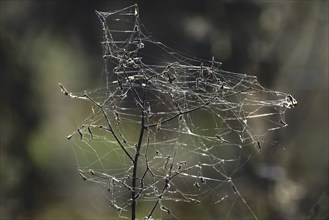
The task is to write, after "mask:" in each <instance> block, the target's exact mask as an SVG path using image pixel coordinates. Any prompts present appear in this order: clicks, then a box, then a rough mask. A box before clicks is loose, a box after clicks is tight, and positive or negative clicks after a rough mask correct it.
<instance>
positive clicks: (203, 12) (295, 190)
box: [0, 1, 329, 219]
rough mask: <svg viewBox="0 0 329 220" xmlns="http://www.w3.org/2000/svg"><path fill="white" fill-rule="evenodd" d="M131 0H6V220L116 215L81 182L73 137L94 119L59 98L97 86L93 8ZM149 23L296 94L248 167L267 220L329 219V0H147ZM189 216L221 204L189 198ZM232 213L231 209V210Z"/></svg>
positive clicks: (252, 192)
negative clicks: (194, 203) (270, 141)
mask: <svg viewBox="0 0 329 220" xmlns="http://www.w3.org/2000/svg"><path fill="white" fill-rule="evenodd" d="M134 3H135V2H128V1H123V2H120V1H111V2H110V1H101V2H97V1H90V2H87V1H72V2H71V1H68V2H64V1H63V2H62V1H44V2H37V1H1V7H0V10H1V11H0V12H1V13H0V16H1V17H0V18H1V21H0V24H1V72H0V74H1V138H0V140H1V210H0V213H1V219H24V218H30V219H64V218H65V219H96V218H97V219H109V218H116V217H117V215H116V213H115V212H114V211H113V210H111V209H110V208H108V207H107V203H106V201H105V198H104V196H103V195H102V194H101V193H100V191H99V190H98V189H97V187H96V186H95V185H92V184H89V183H86V182H83V181H82V180H81V178H80V177H79V175H78V174H77V172H76V170H75V166H76V162H75V158H74V153H73V151H72V150H71V146H70V143H68V141H66V139H65V136H66V135H67V134H69V133H70V132H71V131H73V130H74V129H75V128H76V126H77V124H78V123H79V122H80V121H81V119H83V118H84V117H85V115H84V114H85V113H86V112H84V110H83V107H84V106H83V105H81V103H79V102H75V103H73V102H70V100H68V99H67V98H66V97H64V96H62V94H61V93H60V90H59V88H58V85H57V82H63V83H64V84H65V85H66V86H67V87H68V88H70V90H72V91H80V90H81V88H94V87H95V85H97V83H98V80H100V79H101V74H102V68H103V62H102V57H101V54H102V48H101V45H100V43H99V41H100V40H101V28H100V25H99V21H98V20H97V17H96V15H95V14H94V10H95V9H96V10H103V11H106V10H115V9H119V8H122V7H125V6H128V5H131V4H134ZM139 8H140V11H141V12H142V13H141V19H142V21H143V23H144V24H145V25H146V27H147V28H148V29H149V31H151V32H152V35H154V36H155V37H156V38H157V39H158V40H160V41H162V42H164V43H166V44H167V45H169V46H171V47H174V48H177V49H179V50H181V51H184V52H186V53H189V54H192V55H195V56H198V57H201V58H204V59H211V57H212V55H214V56H215V57H216V60H220V61H222V62H223V63H224V69H227V70H230V71H234V72H243V73H246V74H249V75H257V76H258V78H259V80H260V81H261V83H262V84H263V85H265V86H266V87H268V88H271V89H275V90H281V91H284V92H287V93H291V94H293V95H294V97H295V98H296V99H297V100H298V101H299V105H298V107H297V108H295V109H293V110H292V111H289V112H288V114H287V118H286V121H287V122H288V124H289V126H288V127H287V128H284V129H282V131H281V132H280V136H279V137H273V138H275V139H278V140H279V141H280V143H281V146H280V147H276V148H271V147H268V148H267V149H265V151H264V152H263V153H262V154H260V155H259V156H258V157H257V158H255V159H254V160H253V161H252V162H251V163H249V164H248V165H246V166H245V167H244V168H243V169H241V170H240V172H239V174H238V175H239V179H240V180H239V186H238V187H240V190H241V191H242V192H245V195H244V197H245V199H246V200H247V202H248V203H249V205H250V206H251V208H252V209H253V210H254V212H255V213H256V214H257V216H258V217H259V218H260V219H296V218H306V219H326V218H327V217H328V174H327V173H328V59H329V57H328V2H326V1H302V2H299V1H287V2H283V1H279V2H275V1H269V2H266V3H261V2H260V1H250V2H248V3H247V2H244V3H234V2H230V1H226V2H224V3H221V2H217V1H202V2H201V1H200V2H187V1H168V2H166V1H152V2H151V1H147V2H140V3H139ZM179 208H180V209H179V210H180V212H185V213H186V214H185V215H186V219H189V218H192V217H194V218H196V217H197V216H198V215H199V214H200V213H198V211H202V212H203V213H202V216H205V212H206V216H208V218H209V219H216V216H217V215H218V213H216V211H217V210H216V207H214V209H209V208H207V209H205V207H201V208H200V207H199V208H197V207H196V208H195V207H193V210H192V209H191V208H190V206H188V207H186V206H184V205H181V206H180V207H179ZM227 212H229V210H227Z"/></svg>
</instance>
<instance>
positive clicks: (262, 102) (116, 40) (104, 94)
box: [60, 5, 297, 219]
mask: <svg viewBox="0 0 329 220" xmlns="http://www.w3.org/2000/svg"><path fill="white" fill-rule="evenodd" d="M96 14H97V16H98V17H99V19H100V22H101V25H102V29H103V40H102V46H103V58H104V62H105V68H104V77H103V78H102V85H101V86H99V88H97V89H95V90H94V91H85V92H82V93H71V92H68V91H67V90H66V89H65V88H64V87H63V86H62V85H61V84H60V86H61V89H62V92H63V93H64V94H65V95H67V96H69V97H71V98H73V99H80V100H83V101H85V102H87V103H88V104H89V105H90V114H89V116H88V117H87V118H86V119H85V120H84V121H83V122H82V123H81V124H80V125H79V126H78V127H77V129H76V130H75V131H74V132H73V133H72V134H70V135H69V136H68V139H70V140H72V141H73V143H74V150H75V153H76V158H77V163H78V171H79V174H80V175H81V177H82V178H83V179H84V180H87V181H92V182H95V183H97V184H99V185H100V186H101V188H103V189H104V195H105V196H106V198H107V200H108V202H109V205H110V206H111V207H113V208H114V209H116V210H117V211H118V212H119V215H120V216H127V214H129V212H130V207H131V206H132V204H133V203H134V201H135V202H137V206H138V207H139V206H142V207H144V208H143V209H142V211H139V213H140V214H139V215H141V216H146V218H149V219H151V218H152V217H154V216H156V215H158V216H162V215H171V217H170V218H178V216H177V215H176V214H175V213H176V212H175V204H177V202H182V203H193V204H200V203H203V202H206V203H207V204H208V203H209V202H212V203H213V204H215V205H220V204H221V203H222V202H223V201H225V200H227V199H229V198H230V197H233V198H235V200H232V201H236V200H240V201H242V204H243V205H244V206H245V208H246V209H247V210H248V212H249V213H250V214H251V215H252V216H253V217H254V218H257V217H256V216H257V215H256V214H254V212H253V211H252V209H251V208H250V207H249V206H248V204H247V202H246V201H245V199H244V197H243V196H242V193H240V191H239V189H238V187H237V186H236V184H235V181H234V175H235V174H236V172H237V171H238V170H239V169H241V167H243V166H244V165H245V164H246V163H247V162H248V161H249V160H250V158H251V157H252V156H253V155H255V154H257V153H258V152H260V151H261V150H262V148H263V147H265V146H271V145H272V144H275V142H271V141H269V140H266V138H265V137H266V135H267V134H268V133H269V132H270V131H273V130H276V129H279V128H282V127H285V126H287V124H286V123H285V121H284V114H285V111H286V110H287V109H289V108H291V107H294V106H295V105H296V104H297V101H296V100H295V99H294V98H293V97H292V96H291V95H288V94H285V93H282V92H278V91H272V90H269V89H266V88H263V87H262V86H261V85H260V84H259V83H258V81H257V79H256V77H255V76H248V75H245V74H240V73H233V72H229V71H225V70H223V69H222V68H221V63H220V62H217V61H215V60H214V58H212V60H210V61H206V60H201V59H197V58H195V57H189V56H186V55H183V54H182V53H180V52H177V51H175V50H174V49H171V48H169V47H167V46H166V45H164V44H163V43H161V42H158V41H156V40H154V39H153V38H152V37H151V35H150V34H149V32H148V31H147V30H146V28H145V27H144V26H143V24H142V23H141V21H140V19H139V11H138V7H137V5H132V6H130V7H127V8H124V9H121V10H117V11H114V12H98V11H96ZM134 180H135V181H134ZM232 203H233V202H232ZM145 207H146V208H145ZM141 212H142V213H141Z"/></svg>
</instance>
